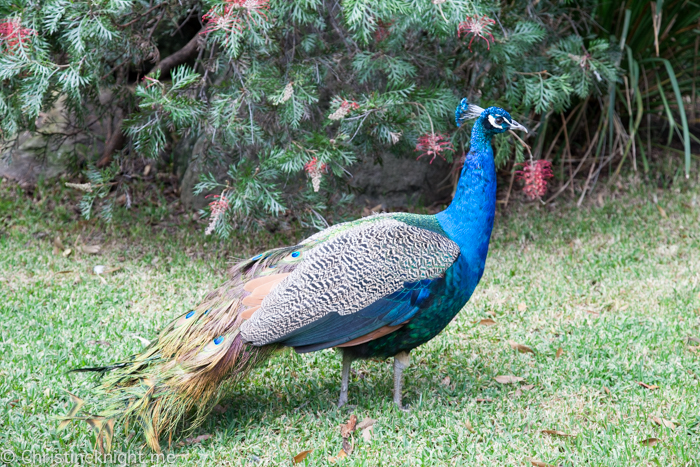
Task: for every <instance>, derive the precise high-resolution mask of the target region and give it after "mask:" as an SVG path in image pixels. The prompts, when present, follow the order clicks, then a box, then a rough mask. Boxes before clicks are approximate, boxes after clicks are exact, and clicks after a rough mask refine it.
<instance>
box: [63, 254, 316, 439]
mask: <svg viewBox="0 0 700 467" xmlns="http://www.w3.org/2000/svg"><path fill="white" fill-rule="evenodd" d="M311 246H312V243H309V244H308V245H298V246H294V247H289V248H280V249H276V250H271V251H268V252H266V253H263V254H261V255H258V256H255V257H253V258H251V259H249V260H246V261H244V262H242V263H240V264H237V265H236V266H234V267H233V268H232V270H231V277H230V279H229V280H228V281H226V282H225V283H224V284H223V285H222V286H221V287H219V288H218V289H216V290H214V291H213V292H211V293H210V294H209V295H208V296H207V297H206V298H205V299H204V301H203V302H202V303H201V304H200V305H199V306H197V307H196V308H194V309H192V310H190V311H188V312H187V313H185V314H183V315H181V316H180V317H178V318H177V319H175V320H174V321H172V322H171V323H170V324H168V325H167V326H166V327H165V328H164V329H163V330H162V331H161V332H160V333H159V335H158V337H157V339H155V340H154V341H153V342H151V344H150V345H149V346H148V347H147V348H146V349H145V350H144V351H143V352H141V353H140V354H138V355H135V356H132V357H131V358H129V359H128V360H127V361H124V362H120V363H117V364H114V365H111V366H107V367H101V368H87V369H80V370H76V371H99V372H101V373H102V374H103V377H102V380H101V382H100V384H99V386H98V387H97V388H96V390H95V395H96V396H98V398H100V399H101V400H102V401H103V403H102V405H101V409H100V410H99V412H98V415H90V416H83V417H79V416H77V413H78V411H79V409H80V408H81V407H82V405H83V401H82V400H80V399H78V398H77V397H76V396H73V395H71V399H72V400H73V404H74V405H73V409H72V410H71V411H70V413H69V414H68V415H67V416H66V417H63V422H62V423H61V425H60V426H59V428H64V427H65V426H66V425H67V424H68V423H69V421H71V420H85V421H87V422H88V423H89V424H90V425H91V426H92V427H93V428H94V429H95V431H96V432H97V433H98V437H97V439H98V442H99V444H100V447H101V448H102V447H103V446H104V447H106V448H107V449H106V450H109V449H108V448H109V447H110V446H111V437H112V433H113V427H114V424H115V422H116V423H117V424H121V425H123V426H125V427H128V426H130V425H133V424H136V425H138V426H140V427H141V429H142V430H143V433H144V436H145V441H146V443H147V444H148V445H149V446H150V447H151V448H152V449H154V450H155V451H157V452H160V449H161V447H160V440H161V436H162V435H163V434H164V433H170V434H171V436H172V433H173V432H176V431H177V430H178V429H180V430H182V429H183V428H185V424H186V425H187V427H186V429H185V430H184V431H185V432H190V431H192V430H194V429H195V428H197V427H198V426H199V425H200V424H201V423H202V422H203V421H204V420H205V419H206V417H207V415H208V414H209V413H210V412H211V410H212V408H213V407H214V406H215V405H216V404H217V403H218V401H219V400H220V399H221V398H222V397H224V396H225V395H226V393H227V392H229V391H230V388H231V387H232V386H233V385H235V384H236V383H237V382H239V381H241V380H243V379H244V378H245V377H246V376H247V374H248V373H249V372H250V370H251V369H253V368H254V367H255V366H256V365H258V364H260V363H261V362H263V361H264V360H266V359H267V358H268V357H269V356H270V355H271V354H272V353H274V351H275V350H277V349H278V346H276V345H268V346H264V347H254V346H251V345H248V344H245V343H244V342H243V340H242V338H241V336H240V330H239V328H240V325H241V324H242V323H243V321H244V319H245V317H246V312H249V311H250V310H252V309H254V308H255V307H254V306H251V305H250V304H251V303H254V302H257V301H258V299H257V298H255V297H256V295H255V292H256V290H257V288H258V287H260V285H259V284H262V286H265V285H266V284H267V286H268V288H269V284H270V283H274V282H276V281H279V280H281V279H279V277H280V276H285V275H287V274H288V273H290V272H291V271H293V270H294V269H295V268H296V265H297V264H298V261H297V258H300V257H301V256H302V255H303V252H304V251H305V250H307V249H309V248H310V247H311ZM251 298H252V299H251ZM248 314H249V313H248ZM168 441H169V442H171V441H172V439H169V440H168Z"/></svg>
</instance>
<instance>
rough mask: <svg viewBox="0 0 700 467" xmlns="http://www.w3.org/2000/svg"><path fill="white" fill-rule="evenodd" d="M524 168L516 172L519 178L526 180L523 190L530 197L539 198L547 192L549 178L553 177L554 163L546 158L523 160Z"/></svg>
mask: <svg viewBox="0 0 700 467" xmlns="http://www.w3.org/2000/svg"><path fill="white" fill-rule="evenodd" d="M518 165H522V170H518V171H516V172H515V174H516V175H517V178H518V180H524V181H525V187H524V188H523V192H525V195H526V196H527V197H528V198H530V199H538V198H541V197H543V196H544V195H545V194H546V193H547V179H549V178H552V177H553V176H554V174H553V173H552V163H551V162H549V161H545V160H542V159H540V160H538V161H535V162H523V163H522V164H518Z"/></svg>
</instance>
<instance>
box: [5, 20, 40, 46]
mask: <svg viewBox="0 0 700 467" xmlns="http://www.w3.org/2000/svg"><path fill="white" fill-rule="evenodd" d="M35 34H36V32H35V31H34V30H33V29H29V28H24V27H22V23H21V22H20V19H19V18H13V19H9V20H4V21H2V22H0V41H2V42H5V43H6V44H7V45H8V49H13V48H15V47H16V46H17V45H19V44H22V45H24V43H25V41H26V40H27V38H28V37H29V36H33V35H35Z"/></svg>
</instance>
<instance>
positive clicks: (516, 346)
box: [508, 341, 535, 354]
mask: <svg viewBox="0 0 700 467" xmlns="http://www.w3.org/2000/svg"><path fill="white" fill-rule="evenodd" d="M508 345H510V348H511V349H513V350H517V351H518V352H520V353H532V354H534V353H535V351H534V350H532V349H531V348H530V347H528V346H527V345H524V344H518V343H517V342H515V341H508Z"/></svg>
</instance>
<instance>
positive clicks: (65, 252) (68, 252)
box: [61, 248, 73, 258]
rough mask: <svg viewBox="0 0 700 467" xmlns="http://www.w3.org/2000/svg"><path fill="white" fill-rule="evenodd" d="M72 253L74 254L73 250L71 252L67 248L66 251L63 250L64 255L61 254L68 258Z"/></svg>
mask: <svg viewBox="0 0 700 467" xmlns="http://www.w3.org/2000/svg"><path fill="white" fill-rule="evenodd" d="M71 253H73V250H71V249H70V248H66V249H65V250H63V253H61V254H62V255H63V257H64V258H68V257H69V256H70V254H71Z"/></svg>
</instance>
